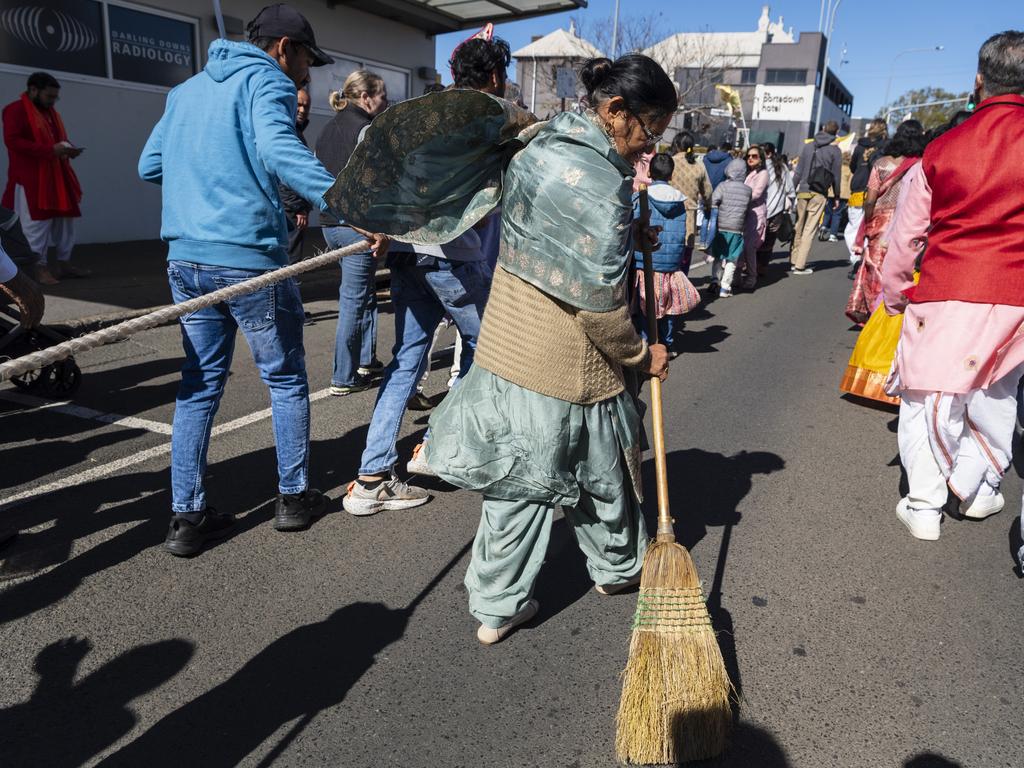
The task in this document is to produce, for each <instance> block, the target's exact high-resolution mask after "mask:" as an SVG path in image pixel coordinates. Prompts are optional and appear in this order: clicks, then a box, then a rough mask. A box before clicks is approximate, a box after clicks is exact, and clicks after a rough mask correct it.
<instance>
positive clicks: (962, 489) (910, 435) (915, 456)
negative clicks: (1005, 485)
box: [897, 366, 1024, 511]
mask: <svg viewBox="0 0 1024 768" xmlns="http://www.w3.org/2000/svg"><path fill="white" fill-rule="evenodd" d="M1022 375H1024V366H1021V367H1019V368H1017V369H1015V370H1014V371H1012V372H1010V373H1009V374H1008V375H1006V376H1004V377H1003V378H1002V379H1000V380H999V381H997V382H995V383H994V384H993V385H992V386H990V387H989V388H988V389H974V390H971V391H970V392H967V393H965V394H962V395H949V394H944V393H942V392H920V391H909V392H902V393H901V395H900V397H901V403H900V422H899V430H898V433H897V434H898V437H899V445H900V460H901V461H902V462H903V467H904V469H905V470H906V472H907V480H908V482H909V484H910V491H909V492H908V493H907V500H908V501H909V503H910V508H911V509H914V510H919V511H923V510H932V511H938V510H940V509H942V507H943V505H945V503H946V488H947V486H948V488H949V489H950V490H951V491H953V493H955V494H956V495H957V496H958V497H959V498H960V499H961V500H965V499H970V498H972V497H974V496H975V495H976V494H978V493H981V494H985V495H987V494H991V493H994V492H995V491H996V490H997V489H998V488H999V484H1000V482H1001V481H1002V478H1003V473H1004V472H1005V471H1006V468H1007V467H1008V466H1009V465H1010V458H1011V456H1012V453H1013V426H1014V422H1015V420H1016V416H1017V382H1018V381H1020V377H1021V376H1022Z"/></svg>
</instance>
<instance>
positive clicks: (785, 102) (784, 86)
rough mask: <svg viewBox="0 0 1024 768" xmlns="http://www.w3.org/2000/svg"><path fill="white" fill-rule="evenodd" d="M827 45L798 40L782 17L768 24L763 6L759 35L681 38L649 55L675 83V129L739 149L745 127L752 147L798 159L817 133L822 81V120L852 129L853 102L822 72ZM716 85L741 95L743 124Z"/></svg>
mask: <svg viewBox="0 0 1024 768" xmlns="http://www.w3.org/2000/svg"><path fill="white" fill-rule="evenodd" d="M825 46H826V39H825V36H824V35H823V34H822V33H820V32H802V33H799V34H795V33H794V31H793V28H792V27H790V28H788V29H787V28H786V27H785V25H784V23H783V19H782V17H781V16H780V17H779V19H778V21H776V22H773V21H771V17H770V9H769V6H767V5H766V6H763V7H762V9H761V17H760V18H759V19H758V22H757V29H756V30H755V31H751V32H710V31H705V32H683V33H680V34H677V35H673V36H671V37H669V38H666V39H665V40H662V41H661V42H659V43H656V44H655V45H652V46H651V47H649V48H647V49H646V50H645V51H644V53H646V54H647V55H649V56H651V57H652V58H654V59H655V60H656V61H658V62H659V63H660V64H661V65H662V66H663V67H664V68H665V70H666V71H667V72H669V73H670V74H671V75H672V76H673V77H674V78H675V81H676V84H677V87H678V89H679V96H680V113H681V114H680V115H679V116H678V117H677V119H676V120H674V121H673V127H674V128H676V129H684V128H685V129H688V130H692V131H694V133H695V134H697V136H698V137H699V138H700V140H701V142H702V143H704V144H706V145H707V144H719V143H723V142H729V143H732V142H735V141H737V140H738V139H739V138H740V137H739V136H738V133H739V130H738V129H740V128H741V127H742V126H745V127H746V128H747V129H748V130H749V140H750V141H751V142H754V143H756V142H764V141H771V142H772V143H774V144H775V145H776V146H778V147H782V151H783V152H785V153H787V154H793V153H795V152H798V151H799V148H800V145H801V144H802V143H803V141H804V140H805V139H807V138H808V137H809V136H811V135H812V134H813V133H814V127H815V117H816V115H817V106H818V98H819V93H820V90H819V88H820V84H821V78H822V77H823V76H824V77H825V78H826V81H825V98H824V101H823V103H822V109H821V121H822V122H823V123H824V122H826V121H828V120H835V121H836V122H837V123H838V124H839V125H840V126H846V127H848V126H849V124H850V121H851V119H852V118H851V115H852V109H853V96H852V94H851V93H850V91H849V90H848V89H847V88H846V86H844V85H843V83H842V82H841V81H840V80H839V77H838V76H837V75H836V74H835V73H834V72H833V71H832V70H831V69H828V70H827V72H826V71H825V69H826V68H825ZM716 85H727V86H729V88H731V89H732V90H733V91H734V92H736V93H737V94H738V96H739V100H740V104H741V111H742V114H743V117H742V119H736V118H735V117H732V116H728V115H722V114H721V112H722V111H723V108H724V107H725V105H724V104H723V103H722V99H721V98H720V97H719V95H718V92H717V90H716V88H715V86H716ZM712 110H714V113H713V112H712ZM715 113H718V114H715Z"/></svg>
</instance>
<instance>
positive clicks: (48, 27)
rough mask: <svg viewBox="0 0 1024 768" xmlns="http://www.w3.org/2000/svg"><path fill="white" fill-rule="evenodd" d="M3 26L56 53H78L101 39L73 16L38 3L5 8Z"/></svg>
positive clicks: (0, 17) (1, 16) (0, 16)
mask: <svg viewBox="0 0 1024 768" xmlns="http://www.w3.org/2000/svg"><path fill="white" fill-rule="evenodd" d="M0 27H2V28H3V30H4V31H5V32H7V34H9V35H11V36H13V37H16V38H17V39H18V40H20V41H21V42H23V43H26V44H28V45H31V46H33V47H35V48H41V49H43V50H44V51H53V52H55V53H77V52H78V51H84V50H87V49H89V48H92V47H93V46H94V45H97V44H98V43H99V41H100V40H99V36H98V35H97V34H96V33H95V32H94V31H93V30H92V29H90V28H89V27H88V26H86V25H85V24H83V23H82V22H81V21H79V20H78V19H76V18H75V17H74V16H71V15H69V14H67V13H64V12H63V11H59V10H55V9H52V8H40V7H38V6H22V7H20V8H11V9H9V10H6V11H3V12H2V13H0Z"/></svg>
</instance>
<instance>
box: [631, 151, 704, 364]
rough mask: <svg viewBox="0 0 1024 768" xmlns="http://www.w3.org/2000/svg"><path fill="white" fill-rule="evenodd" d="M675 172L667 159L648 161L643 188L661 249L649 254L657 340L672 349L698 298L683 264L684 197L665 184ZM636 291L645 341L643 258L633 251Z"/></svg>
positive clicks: (637, 318) (637, 207)
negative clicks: (648, 179)
mask: <svg viewBox="0 0 1024 768" xmlns="http://www.w3.org/2000/svg"><path fill="white" fill-rule="evenodd" d="M674 170H675V163H674V162H673V160H672V157H671V156H670V155H667V154H664V153H659V154H657V155H655V156H654V157H652V158H651V166H650V176H651V185H650V186H649V187H648V188H647V194H648V197H649V200H650V208H651V222H650V226H652V227H661V234H660V235H659V240H660V242H661V247H660V248H659V249H658V250H657V251H655V252H654V253H653V254H652V257H653V265H654V292H655V296H656V304H657V316H658V338H659V341H661V343H662V344H664V345H665V346H667V347H668V348H669V354H670V355H671V356H672V357H675V356H676V354H677V353H676V352H674V351H673V349H672V344H673V342H674V341H675V335H676V332H677V331H679V330H681V329H682V325H683V324H682V316H683V314H685V313H686V312H689V311H690V310H691V309H693V308H694V307H695V306H696V305H697V304H698V303H699V302H700V296H699V294H698V293H697V291H696V289H695V288H694V287H693V284H692V283H691V282H690V281H689V280H688V279H687V277H686V269H687V268H688V267H689V264H685V263H684V258H685V252H686V206H685V201H686V196H685V195H684V194H683V193H682V192H680V191H679V190H678V189H676V188H675V187H673V186H671V185H670V184H669V183H668V182H669V179H671V178H672V172H673V171H674ZM633 203H634V209H633V215H634V216H636V217H639V216H640V199H639V195H637V196H635V197H634V200H633ZM635 257H636V268H637V277H636V282H637V290H636V295H637V296H638V297H639V302H638V303H639V307H638V311H637V313H636V314H634V318H633V319H634V322H635V323H636V326H637V330H638V331H639V332H640V333H641V334H642V335H643V336H644V338H646V329H647V323H646V320H645V317H646V314H645V312H646V304H645V299H646V297H645V296H644V276H643V266H644V264H643V254H642V253H641V252H640V251H637V252H636V254H635Z"/></svg>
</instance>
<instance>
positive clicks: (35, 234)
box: [14, 184, 75, 267]
mask: <svg viewBox="0 0 1024 768" xmlns="http://www.w3.org/2000/svg"><path fill="white" fill-rule="evenodd" d="M14 212H15V213H17V214H18V218H19V219H21V231H22V232H24V233H25V239H26V240H27V241H28V245H29V247H30V248H31V249H32V252H33V253H34V254H35V255H36V260H37V262H38V264H39V265H40V266H44V267H45V266H46V255H47V253H48V252H49V250H50V246H53V247H55V248H56V249H57V259H58V260H59V261H69V260H70V259H71V250H72V249H73V248H74V247H75V220H74V219H72V218H69V217H64V218H60V219H44V220H43V221H36V220H34V219H33V218H32V214H31V213H29V209H28V199H27V198H26V197H25V188H24V187H23V186H21V185H20V184H19V185H16V186H15V187H14Z"/></svg>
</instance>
